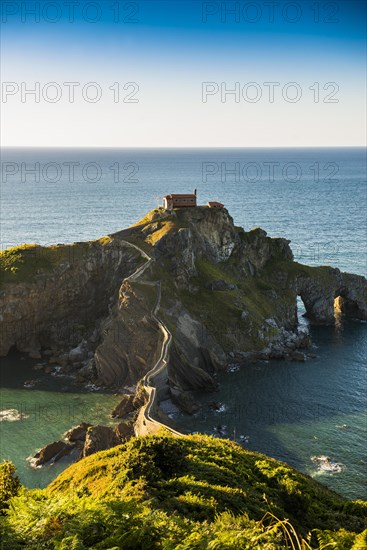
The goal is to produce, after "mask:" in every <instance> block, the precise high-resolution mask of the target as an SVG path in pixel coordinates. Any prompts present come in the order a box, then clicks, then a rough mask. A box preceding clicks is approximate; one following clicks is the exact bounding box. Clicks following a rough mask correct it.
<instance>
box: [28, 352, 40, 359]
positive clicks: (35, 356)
mask: <svg viewBox="0 0 367 550" xmlns="http://www.w3.org/2000/svg"><path fill="white" fill-rule="evenodd" d="M28 355H29V357H30V358H31V359H41V358H42V356H41V354H40V352H39V351H38V350H31V351H30V352H29V353H28Z"/></svg>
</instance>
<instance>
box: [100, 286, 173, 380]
mask: <svg viewBox="0 0 367 550" xmlns="http://www.w3.org/2000/svg"><path fill="white" fill-rule="evenodd" d="M152 290H153V295H154V293H155V289H154V287H152ZM151 308H152V304H151V302H150V299H149V296H148V295H147V293H146V291H145V288H144V287H138V286H137V285H134V284H133V283H129V282H124V283H123V284H122V285H121V288H120V292H119V297H118V301H117V303H116V305H115V306H114V307H113V309H112V311H111V314H110V315H109V317H108V318H107V319H106V320H105V321H104V323H103V324H102V334H103V341H102V343H101V344H100V345H99V346H98V348H97V350H96V352H95V355H94V367H95V370H96V373H97V376H98V381H99V382H100V383H102V384H107V385H109V384H114V385H122V386H129V385H134V384H136V382H137V381H138V380H140V378H142V377H143V376H144V374H145V373H146V372H148V371H149V370H150V369H151V368H153V366H154V363H155V362H156V360H157V358H158V356H159V354H160V350H161V345H162V338H161V333H160V330H159V327H158V325H157V322H156V321H155V320H154V319H153V317H152V312H151Z"/></svg>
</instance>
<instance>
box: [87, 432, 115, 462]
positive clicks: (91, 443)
mask: <svg viewBox="0 0 367 550" xmlns="http://www.w3.org/2000/svg"><path fill="white" fill-rule="evenodd" d="M119 443H121V440H120V439H119V437H118V436H117V435H116V432H115V430H114V429H113V428H110V427H108V426H93V427H92V428H90V429H89V430H88V431H87V435H86V438H85V443H84V448H83V457H85V456H89V455H91V454H93V453H96V452H98V451H103V450H105V449H110V448H111V447H114V446H115V445H118V444H119Z"/></svg>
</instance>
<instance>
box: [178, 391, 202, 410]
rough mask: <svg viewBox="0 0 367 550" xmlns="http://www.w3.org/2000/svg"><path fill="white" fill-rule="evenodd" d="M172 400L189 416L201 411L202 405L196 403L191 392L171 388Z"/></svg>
mask: <svg viewBox="0 0 367 550" xmlns="http://www.w3.org/2000/svg"><path fill="white" fill-rule="evenodd" d="M171 398H172V402H173V403H175V405H177V406H178V407H179V408H180V409H181V410H182V411H184V412H185V413H187V414H195V413H197V412H198V411H199V410H200V405H199V403H197V402H196V401H195V399H194V396H193V395H192V393H191V392H188V391H185V392H183V391H179V390H176V389H175V388H171Z"/></svg>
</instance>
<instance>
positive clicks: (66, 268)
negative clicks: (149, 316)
mask: <svg viewBox="0 0 367 550" xmlns="http://www.w3.org/2000/svg"><path fill="white" fill-rule="evenodd" d="M20 250H21V252H20V253H19V255H24V259H23V260H22V261H19V262H18V263H19V265H20V267H13V268H11V269H14V270H18V271H19V270H20V272H21V270H22V269H23V270H25V274H24V277H23V279H25V280H22V278H21V280H20V282H14V283H12V282H11V280H12V278H11V276H8V277H7V278H6V281H9V282H6V283H3V284H2V285H1V287H0V319H1V332H0V356H5V355H6V354H7V353H8V351H9V350H10V349H11V348H12V347H15V348H17V349H18V350H19V351H23V352H31V353H32V354H33V355H34V353H37V352H38V351H39V350H40V349H41V348H52V349H55V350H60V349H63V348H64V349H67V350H70V348H72V347H75V346H77V345H78V344H79V343H80V342H81V340H82V339H83V337H88V338H89V337H91V338H92V339H93V331H94V329H95V327H96V325H98V322H99V320H101V319H102V318H104V317H106V316H107V315H108V312H109V306H110V304H111V301H115V299H116V298H115V296H116V292H117V291H118V289H119V287H120V284H121V280H122V278H123V277H125V276H127V275H129V274H130V273H132V272H133V271H134V270H135V269H136V267H137V266H138V265H139V262H141V256H140V254H139V253H138V252H137V251H136V250H135V249H133V248H131V247H128V246H127V245H126V243H124V242H123V241H120V240H117V239H108V238H106V239H104V240H101V241H95V242H91V243H77V244H74V245H65V246H62V245H60V246H57V247H50V248H44V247H34V250H33V249H32V250H33V253H32V257H31V258H29V253H30V251H29V250H26V252H27V254H28V255H26V254H25V252H23V251H22V249H20ZM4 253H6V251H4V252H3V253H2V254H4ZM45 258H47V261H48V263H47V267H44V264H45V262H44V259H45ZM22 262H23V263H22ZM27 262H29V263H30V262H33V264H34V263H35V264H36V265H35V268H34V269H33V271H32V274H30V275H29V276H27V271H26V267H27ZM33 264H32V265H33ZM38 265H39V266H40V267H39V268H38ZM16 275H17V271H15V277H16ZM19 278H20V277H18V279H19ZM77 352H78V353H77ZM83 358H85V354H84V353H83V350H80V349H79V350H74V351H73V352H72V357H71V359H72V360H82V359H83Z"/></svg>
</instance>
